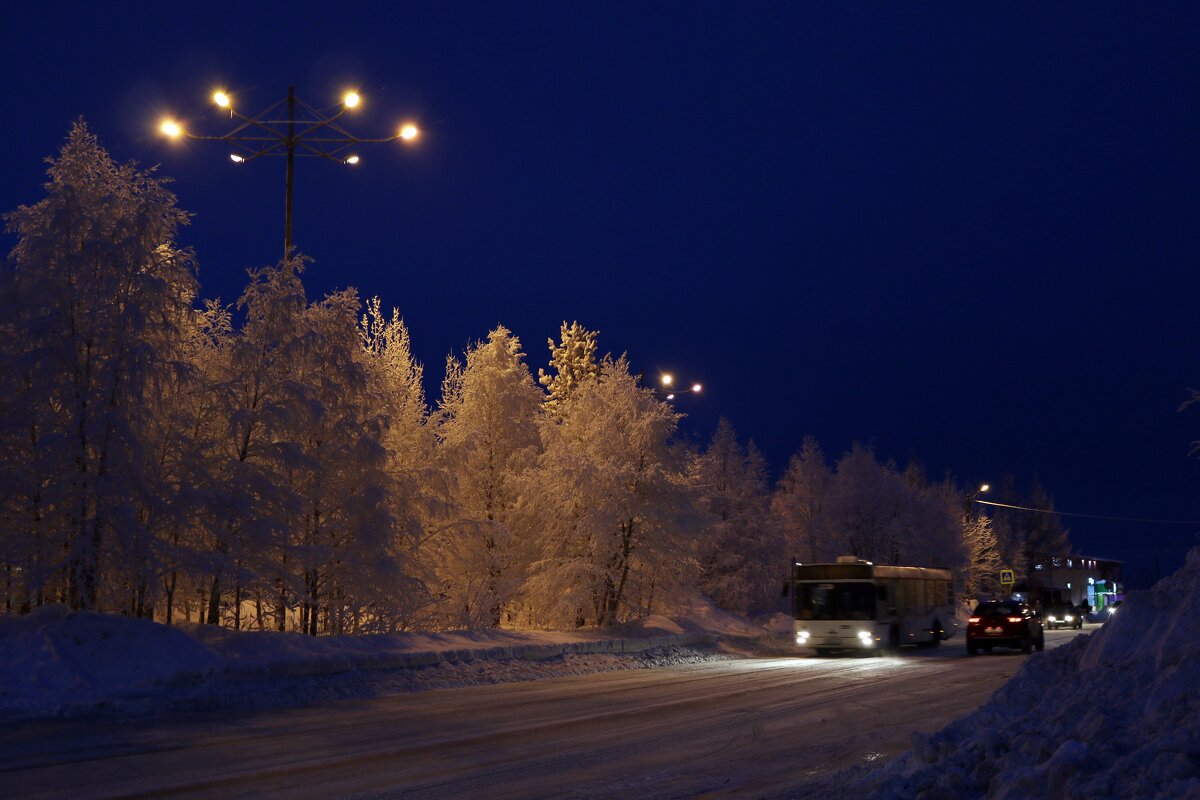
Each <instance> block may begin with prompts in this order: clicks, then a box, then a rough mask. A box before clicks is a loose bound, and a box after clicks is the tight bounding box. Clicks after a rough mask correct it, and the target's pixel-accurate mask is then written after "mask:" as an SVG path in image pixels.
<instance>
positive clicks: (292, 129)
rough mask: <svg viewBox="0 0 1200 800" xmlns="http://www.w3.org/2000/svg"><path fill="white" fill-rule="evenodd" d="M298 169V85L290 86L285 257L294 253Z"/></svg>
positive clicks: (284, 230) (284, 223)
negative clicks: (294, 182)
mask: <svg viewBox="0 0 1200 800" xmlns="http://www.w3.org/2000/svg"><path fill="white" fill-rule="evenodd" d="M295 169H296V87H295V86H289V87H288V132H287V180H286V188H285V189H284V191H285V193H286V195H287V197H286V199H285V200H284V204H283V205H284V207H283V257H284V259H285V260H286V259H287V258H288V257H289V256H290V255H291V254H292V174H293V173H294V171H295Z"/></svg>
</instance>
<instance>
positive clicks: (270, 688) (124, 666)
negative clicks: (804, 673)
mask: <svg viewBox="0 0 1200 800" xmlns="http://www.w3.org/2000/svg"><path fill="white" fill-rule="evenodd" d="M710 616H711V615H710ZM729 624H731V623H729V622H728V621H724V625H726V626H727V625H729ZM742 624H743V625H744V624H745V623H742ZM714 627H715V628H718V629H719V628H721V627H722V626H721V625H717V626H713V625H712V624H711V619H709V620H706V619H705V617H704V616H703V615H702V616H701V617H699V618H697V619H682V620H681V619H668V618H666V617H650V618H648V619H646V620H643V621H641V622H640V623H638V624H636V625H631V626H628V627H627V628H625V629H623V630H620V631H616V632H610V633H607V634H606V633H602V632H571V633H563V632H541V631H531V632H515V631H497V630H487V631H464V632H456V633H442V634H437V633H427V634H417V633H412V634H392V635H383V636H363V637H352V636H329V637H317V638H314V637H310V636H304V635H302V634H298V633H277V632H249V631H242V632H234V631H230V630H227V629H224V628H217V627H213V626H207V625H195V624H184V625H180V626H177V627H167V626H165V625H160V624H157V623H154V622H151V621H149V620H143V619H130V618H128V617H120V616H114V615H107V614H94V613H88V612H74V613H69V612H68V611H67V610H66V609H65V608H64V607H62V606H49V607H46V608H43V609H40V610H38V611H37V612H36V613H34V614H29V615H26V616H15V617H14V616H8V617H0V717H7V718H31V717H49V716H69V715H79V714H87V713H95V712H104V711H116V712H121V713H155V712H156V711H161V710H167V709H168V708H181V707H186V708H233V707H239V708H244V707H250V706H262V705H276V704H289V703H303V702H313V701H317V700H321V699H331V698H335V697H344V696H367V695H371V694H377V693H385V692H395V691H413V690H416V689H421V688H431V687H438V686H461V685H466V684H471V683H495V682H500V681H508V680H527V679H530V678H534V677H539V676H541V675H546V674H578V673H579V672H587V671H599V670H604V669H614V668H627V667H628V666H630V665H631V664H632V665H635V666H636V665H650V663H651V662H652V661H653V659H651V658H649V657H647V656H644V655H643V656H642V657H641V658H640V659H634V660H632V661H631V659H630V658H629V657H630V656H636V655H638V654H646V653H657V654H658V655H657V656H656V657H657V658H668V659H669V658H677V657H678V656H672V655H670V654H666V655H664V653H665V652H666V651H670V650H671V649H676V648H689V647H695V646H698V645H707V644H711V643H713V642H714V641H715V636H714ZM619 659H620V660H622V663H617V660H619ZM547 662H554V663H553V665H551V666H550V667H547V666H546V665H547ZM398 672H404V673H406V674H405V675H398V674H393V673H398ZM377 673H378V674H377ZM422 673H423V674H422ZM318 679H319V680H318ZM271 694H275V695H278V696H277V697H274V698H272V697H268V696H267V695H271Z"/></svg>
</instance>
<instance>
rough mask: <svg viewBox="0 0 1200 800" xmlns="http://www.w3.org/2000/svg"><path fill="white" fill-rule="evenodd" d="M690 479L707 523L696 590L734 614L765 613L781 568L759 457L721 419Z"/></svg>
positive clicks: (763, 464)
mask: <svg viewBox="0 0 1200 800" xmlns="http://www.w3.org/2000/svg"><path fill="white" fill-rule="evenodd" d="M695 473H696V474H695V477H694V482H695V486H696V489H697V494H698V497H697V499H698V502H699V504H700V507H701V508H702V509H703V510H704V511H705V513H706V515H707V517H708V524H707V526H706V527H705V530H704V532H703V533H702V534H701V541H700V548H699V549H700V553H699V560H700V581H699V586H700V589H701V590H702V591H703V592H704V593H705V594H707V595H708V596H709V597H711V598H712V599H713V600H714V601H716V603H717V604H718V605H720V606H721V607H722V608H726V609H728V610H730V611H734V612H737V613H739V614H749V613H751V612H758V611H763V610H765V609H766V608H768V607H769V606H770V604H771V599H773V598H774V596H775V595H776V591H775V590H776V589H777V586H776V583H777V581H776V578H777V577H778V576H780V575H783V574H785V570H786V565H785V564H784V562H783V556H782V551H783V546H782V542H780V541H777V540H776V539H775V536H774V531H775V530H777V529H776V528H774V527H773V526H772V525H771V524H770V519H769V517H770V513H769V510H770V495H769V494H768V491H767V467H766V462H765V460H764V459H763V457H762V454H761V453H760V452H759V451H758V448H756V447H755V446H754V444H753V442H751V443H750V444H749V445H748V446H747V447H746V448H743V447H742V446H741V445H740V444H739V443H738V440H737V432H736V431H734V429H733V425H732V424H730V422H729V420H727V419H725V418H723V417H722V418H721V420H720V421H719V422H718V423H717V430H716V432H715V433H714V434H713V438H712V441H711V442H710V444H709V446H708V450H707V451H705V453H704V454H703V455H702V456H701V457H700V458H699V459H697V462H696V470H695Z"/></svg>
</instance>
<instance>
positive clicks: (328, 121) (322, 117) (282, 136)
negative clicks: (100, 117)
mask: <svg viewBox="0 0 1200 800" xmlns="http://www.w3.org/2000/svg"><path fill="white" fill-rule="evenodd" d="M212 101H213V103H215V104H216V105H217V106H218V107H219V108H222V109H225V110H227V111H228V112H229V116H230V118H231V119H233V120H234V121H235V124H234V127H233V129H232V130H230V131H229V132H228V133H224V134H222V135H220V136H204V135H200V134H194V133H191V132H190V131H188V130H186V129H185V128H184V127H183V125H182V124H180V123H179V122H178V121H177V120H174V119H165V120H163V121H162V123H161V124H160V125H159V131H160V132H161V133H162V134H163V135H164V136H166V137H167V138H169V139H181V138H182V139H191V140H194V141H205V142H228V143H229V144H231V145H233V147H234V151H233V152H232V153H230V154H229V158H230V160H231V161H233V163H235V164H245V163H246V162H247V161H253V160H254V159H256V158H261V157H262V156H286V157H287V180H286V183H285V198H284V221H283V257H284V259H285V260H286V259H287V258H288V257H289V256H290V255H291V252H292V182H293V177H292V176H293V172H294V169H295V167H294V164H295V160H296V156H305V157H310V158H323V159H325V160H327V161H333V162H336V163H338V164H348V165H355V164H358V163H359V160H360V159H359V156H358V154H357V153H356V152H353V150H354V148H356V147H357V146H358V145H361V144H375V143H380V142H394V141H397V140H401V141H404V142H412V141H414V140H415V139H416V138H417V137H418V136H419V135H420V131H419V130H418V128H417V126H416V125H414V124H412V123H411V122H409V123H405V124H404V125H402V126H401V127H400V128H399V129H398V130H397V131H396V135H394V136H388V137H384V138H372V139H364V138H361V137H359V136H355V135H354V134H352V133H350V132H349V131H347V130H346V129H345V128H343V127H342V126H341V124H340V123H341V120H342V117H344V116H345V115H346V114H347V113H348V112H350V111H352V110H353V109H356V108H358V107H359V106H361V104H362V97H361V95H359V94H358V92H354V91H350V92H346V94H344V95H343V96H342V101H341V103H340V107H339V109H338V111H337V113H336V114H334V115H333V116H328V115H327V114H326V113H325V112H322V111H320V110H319V109H316V108H313V107H312V106H310V105H309V104H308V103H305V102H304V101H303V100H301V99H299V98H298V97H296V89H295V87H294V86H289V87H288V94H287V97H286V98H284V99H283V100H280V101H279V102H278V103H275V104H274V105H272V106H270V107H268V108H267V109H266V110H264V111H262V112H260V113H258V114H255V115H253V116H246V115H244V114H242V113H240V112H239V111H238V110H237V109H236V108H234V103H233V98H232V97H231V96H230V95H229V94H228V93H227V92H225V91H216V92H214V93H213V95H212Z"/></svg>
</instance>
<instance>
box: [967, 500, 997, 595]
mask: <svg viewBox="0 0 1200 800" xmlns="http://www.w3.org/2000/svg"><path fill="white" fill-rule="evenodd" d="M961 526H962V539H963V546H964V548H965V550H966V564H965V566H964V568H963V571H962V574H963V580H962V585H963V596H964V597H965V598H966V599H968V600H971V601H975V600H979V599H981V598H986V597H991V596H994V595H995V594H996V593H997V592H998V590H999V588H1000V586H999V580H1000V568H1001V563H1000V551H999V549H998V548H997V546H996V532H995V531H994V530H992V521H991V520H990V519H989V518H988V517H986V516H982V515H974V514H970V513H967V514H964V515H963V516H962V518H961Z"/></svg>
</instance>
